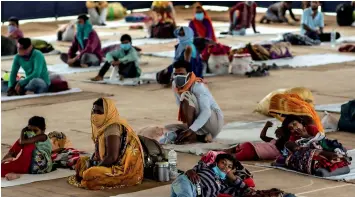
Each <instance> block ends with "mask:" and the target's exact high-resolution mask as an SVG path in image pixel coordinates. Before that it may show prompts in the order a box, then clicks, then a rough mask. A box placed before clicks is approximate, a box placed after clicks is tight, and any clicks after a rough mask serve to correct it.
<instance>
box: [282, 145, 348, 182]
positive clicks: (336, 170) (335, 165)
mask: <svg viewBox="0 0 355 197" xmlns="http://www.w3.org/2000/svg"><path fill="white" fill-rule="evenodd" d="M316 151H317V149H310V148H301V149H299V150H297V151H295V152H293V153H288V154H287V155H282V156H280V158H278V159H277V160H276V165H277V166H285V167H287V168H289V169H292V170H295V171H298V172H302V173H306V174H311V175H315V176H320V177H329V176H334V175H342V174H347V173H349V172H350V168H349V165H350V162H349V161H347V160H346V159H340V160H339V161H336V162H331V161H329V160H327V159H325V158H324V157H323V156H319V155H317V154H316ZM318 151H319V150H318Z"/></svg>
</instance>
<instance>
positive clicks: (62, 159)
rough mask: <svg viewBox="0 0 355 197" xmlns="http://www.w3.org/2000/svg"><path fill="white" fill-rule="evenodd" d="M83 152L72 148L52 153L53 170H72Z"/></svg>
mask: <svg viewBox="0 0 355 197" xmlns="http://www.w3.org/2000/svg"><path fill="white" fill-rule="evenodd" d="M83 153H85V152H83V151H79V150H76V149H74V148H66V149H62V150H60V151H59V152H56V153H52V160H53V166H54V168H70V169H72V170H74V168H75V165H76V162H77V161H78V159H79V158H80V154H83Z"/></svg>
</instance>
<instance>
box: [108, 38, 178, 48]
mask: <svg viewBox="0 0 355 197" xmlns="http://www.w3.org/2000/svg"><path fill="white" fill-rule="evenodd" d="M176 41H177V40H176V38H168V39H158V38H139V39H134V40H133V45H134V46H140V45H147V44H166V43H170V42H176ZM120 43H121V42H120V41H118V40H117V41H107V42H103V44H102V46H103V47H107V46H109V45H114V44H120Z"/></svg>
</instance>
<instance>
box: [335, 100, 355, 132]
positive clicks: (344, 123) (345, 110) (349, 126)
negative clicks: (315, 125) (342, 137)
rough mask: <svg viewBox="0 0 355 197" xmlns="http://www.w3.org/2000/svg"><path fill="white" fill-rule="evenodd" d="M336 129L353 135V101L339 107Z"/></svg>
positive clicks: (354, 104)
mask: <svg viewBox="0 0 355 197" xmlns="http://www.w3.org/2000/svg"><path fill="white" fill-rule="evenodd" d="M338 129H339V130H340V131H348V132H351V133H355V100H352V101H349V102H348V103H345V104H343V105H341V111H340V119H339V123H338Z"/></svg>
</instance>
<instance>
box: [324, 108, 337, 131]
mask: <svg viewBox="0 0 355 197" xmlns="http://www.w3.org/2000/svg"><path fill="white" fill-rule="evenodd" d="M324 113H325V116H324V117H323V118H322V120H321V122H322V125H323V128H324V129H325V130H327V131H337V130H338V122H339V120H338V119H336V118H335V117H334V116H333V115H331V114H329V113H328V112H327V111H325V112H324Z"/></svg>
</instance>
